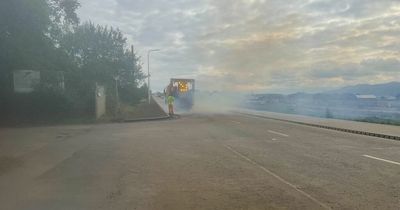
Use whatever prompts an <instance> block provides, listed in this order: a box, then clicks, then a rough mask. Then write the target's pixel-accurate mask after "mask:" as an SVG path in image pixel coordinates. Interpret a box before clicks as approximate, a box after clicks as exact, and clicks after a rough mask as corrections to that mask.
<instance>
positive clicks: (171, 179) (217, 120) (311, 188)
mask: <svg viewBox="0 0 400 210" xmlns="http://www.w3.org/2000/svg"><path fill="white" fill-rule="evenodd" d="M0 152H1V156H0V204H1V207H0V208H1V209H38V210H39V209H40V210H42V209H44V210H46V209H51V210H53V209H74V210H78V209H173V210H181V209H182V210H187V209H229V210H230V209H400V142H397V141H391V140H383V139H378V138H373V137H367V136H360V135H354V134H348V133H341V132H337V131H331V130H324V129H319V128H313V127H307V126H302V125H297V124H291V123H286V122H281V121H276V120H268V119H260V118H256V117H248V116H241V115H233V114H226V115H223V114H218V115H206V114H196V115H194V114H193V115H185V116H182V118H180V119H178V120H171V121H159V122H141V123H127V124H106V125H93V126H67V127H46V128H45V127H41V128H20V129H0Z"/></svg>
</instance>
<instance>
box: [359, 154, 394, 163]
mask: <svg viewBox="0 0 400 210" xmlns="http://www.w3.org/2000/svg"><path fill="white" fill-rule="evenodd" d="M363 156H364V157H366V158H371V159H374V160H380V161H383V162H387V163H391V164H395V165H399V166H400V163H398V162H395V161H391V160H385V159H382V158H377V157H374V156H370V155H363Z"/></svg>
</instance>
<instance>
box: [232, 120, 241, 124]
mask: <svg viewBox="0 0 400 210" xmlns="http://www.w3.org/2000/svg"><path fill="white" fill-rule="evenodd" d="M232 122H233V123H236V124H242V123H241V122H238V121H234V120H232Z"/></svg>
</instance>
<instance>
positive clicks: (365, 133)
mask: <svg viewBox="0 0 400 210" xmlns="http://www.w3.org/2000/svg"><path fill="white" fill-rule="evenodd" d="M234 113H237V114H242V115H247V116H252V117H258V118H265V119H271V120H279V121H283V122H289V123H296V124H300V125H306V126H311V127H317V128H324V129H329V130H336V131H341V132H346V133H353V134H359V135H364V136H372V137H378V138H383V139H390V140H396V141H400V136H394V135H388V134H382V133H373V132H367V131H359V130H354V129H346V128H339V127H333V126H327V125H318V124H314V123H306V122H299V121H294V120H286V119H279V118H274V117H268V116H263V115H257V114H250V113H244V112H239V111H234ZM399 129H400V127H399Z"/></svg>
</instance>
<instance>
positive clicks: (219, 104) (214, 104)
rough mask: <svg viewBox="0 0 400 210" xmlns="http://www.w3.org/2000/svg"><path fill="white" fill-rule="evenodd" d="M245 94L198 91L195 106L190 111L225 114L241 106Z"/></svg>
mask: <svg viewBox="0 0 400 210" xmlns="http://www.w3.org/2000/svg"><path fill="white" fill-rule="evenodd" d="M243 100H244V95H242V94H239V93H227V92H215V91H214V92H210V91H204V92H201V91H197V92H196V95H195V101H194V106H193V108H192V110H191V111H190V113H194V114H221V113H222V114H223V113H228V112H229V111H232V110H233V109H235V108H237V107H239V106H240V105H241V104H242V103H243Z"/></svg>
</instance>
